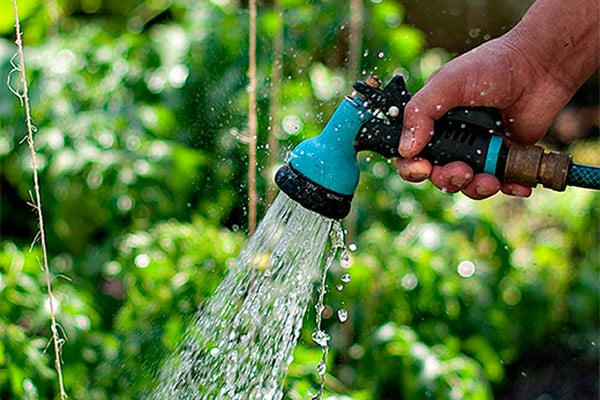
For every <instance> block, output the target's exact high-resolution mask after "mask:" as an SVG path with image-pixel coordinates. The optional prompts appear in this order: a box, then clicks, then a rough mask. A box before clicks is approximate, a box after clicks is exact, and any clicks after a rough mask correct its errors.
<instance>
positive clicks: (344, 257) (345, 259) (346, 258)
mask: <svg viewBox="0 0 600 400" xmlns="http://www.w3.org/2000/svg"><path fill="white" fill-rule="evenodd" d="M340 264H342V267H344V268H349V267H350V264H351V260H350V255H349V254H348V252H347V251H346V249H344V250H342V252H341V254H340Z"/></svg>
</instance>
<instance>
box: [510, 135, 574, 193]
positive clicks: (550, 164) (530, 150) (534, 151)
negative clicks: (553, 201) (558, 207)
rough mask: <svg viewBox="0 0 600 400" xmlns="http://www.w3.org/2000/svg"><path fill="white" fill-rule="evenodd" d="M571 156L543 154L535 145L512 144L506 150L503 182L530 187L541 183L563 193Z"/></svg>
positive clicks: (552, 152) (553, 153)
mask: <svg viewBox="0 0 600 400" xmlns="http://www.w3.org/2000/svg"><path fill="white" fill-rule="evenodd" d="M570 165H571V155H569V154H567V153H563V152H560V151H550V152H545V151H544V148H543V147H540V146H537V145H530V146H526V145H520V144H516V143H512V144H511V146H510V148H509V149H508V155H507V158H506V166H505V169H504V181H505V182H517V183H521V184H523V185H527V186H530V187H535V186H536V185H537V184H538V183H541V184H542V185H544V187H546V188H550V189H554V190H558V191H563V190H565V187H566V186H567V174H568V172H569V166H570Z"/></svg>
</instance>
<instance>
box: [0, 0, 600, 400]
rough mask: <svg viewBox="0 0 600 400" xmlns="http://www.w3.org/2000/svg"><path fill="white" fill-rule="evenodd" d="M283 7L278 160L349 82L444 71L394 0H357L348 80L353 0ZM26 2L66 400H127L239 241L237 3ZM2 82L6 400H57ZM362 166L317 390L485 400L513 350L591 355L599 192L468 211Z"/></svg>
mask: <svg viewBox="0 0 600 400" xmlns="http://www.w3.org/2000/svg"><path fill="white" fill-rule="evenodd" d="M282 3H283V6H284V10H285V12H284V15H283V25H282V18H281V17H280V16H278V15H276V13H275V12H274V11H273V10H272V9H271V8H270V7H269V5H261V6H260V7H259V35H258V57H259V71H258V72H259V87H258V102H259V127H260V133H259V138H258V139H259V142H260V143H265V142H266V138H267V134H268V129H267V127H268V125H269V120H268V116H267V111H266V110H268V106H269V102H270V99H269V93H270V89H271V85H272V82H271V81H270V79H269V76H270V73H271V70H272V68H274V67H275V68H277V67H278V66H274V65H273V64H272V44H271V40H272V38H273V37H274V35H275V34H276V31H277V29H278V28H279V27H280V26H283V29H284V42H285V46H284V54H283V58H284V63H283V66H282V67H281V68H282V70H281V72H282V77H283V81H282V83H281V99H280V109H279V110H277V115H276V116H275V119H276V122H277V123H278V124H280V125H281V127H282V130H281V134H280V137H279V142H280V146H281V149H280V154H278V158H279V159H280V160H283V159H284V157H285V153H286V151H287V149H289V148H292V147H293V146H295V145H296V144H297V143H298V142H299V141H301V140H303V139H304V138H307V137H310V136H314V135H316V134H317V133H318V132H319V131H320V129H321V128H322V127H323V124H324V123H325V122H326V120H327V118H328V117H329V115H330V114H331V113H332V112H333V110H334V108H335V107H336V105H337V104H338V102H339V101H340V100H341V98H343V96H344V95H345V94H347V93H349V91H350V90H351V89H350V88H351V83H352V81H353V80H355V79H361V78H363V77H364V76H363V75H366V74H369V73H377V74H379V75H380V76H381V77H382V78H384V80H388V79H389V78H390V77H391V76H392V75H393V74H394V73H403V74H404V75H405V76H406V77H407V78H408V83H409V86H410V88H411V90H416V89H418V88H419V87H420V86H421V85H422V84H423V83H424V81H425V79H427V77H428V76H429V75H430V74H431V73H432V72H433V71H434V70H435V69H436V68H438V67H439V66H440V65H442V64H443V63H444V62H446V61H447V60H448V59H449V58H450V55H449V54H448V53H447V52H446V51H445V50H443V49H426V48H425V35H424V34H423V33H422V32H420V31H418V30H417V29H415V28H414V27H412V26H410V25H407V24H406V23H404V9H403V7H402V5H401V4H399V3H397V2H393V1H387V0H385V1H373V2H369V3H368V4H365V9H364V15H363V20H364V21H365V24H364V39H363V44H362V49H361V52H362V59H361V70H362V74H363V75H361V76H359V77H354V76H352V77H348V76H347V71H346V70H345V65H346V63H347V58H348V53H347V51H348V40H347V36H348V30H349V18H348V11H347V6H348V5H347V2H343V1H341V0H328V1H322V2H318V4H317V3H315V2H305V1H297V0H285V1H283V2H282ZM19 6H20V9H21V18H22V25H23V30H24V32H25V35H24V40H25V42H26V44H27V47H26V51H25V53H26V63H27V64H26V66H27V69H26V71H27V73H28V79H29V81H30V88H29V89H30V90H29V91H30V94H31V105H32V111H33V120H34V123H35V125H36V127H37V132H36V136H35V140H36V146H37V151H38V157H39V161H40V174H41V182H42V190H43V193H42V200H43V210H44V213H45V216H46V222H47V223H46V227H47V234H48V244H49V249H50V262H51V266H50V268H51V270H52V271H53V273H54V275H53V280H52V283H53V289H54V293H55V297H56V300H57V303H58V305H59V309H58V319H59V324H60V327H61V328H60V329H61V336H62V337H64V338H65V340H66V341H65V343H64V344H63V348H62V350H63V353H62V362H63V368H64V372H65V384H66V386H67V391H68V393H69V396H70V398H72V399H130V398H132V396H134V395H138V394H141V393H143V392H144V391H145V390H147V389H148V387H149V386H151V385H152V384H151V382H152V379H153V377H154V376H155V374H156V372H157V370H158V366H159V365H160V363H161V360H163V359H164V356H165V355H166V354H169V353H170V352H172V351H173V350H174V349H175V347H176V346H177V344H178V342H179V339H180V338H181V335H182V334H183V332H184V328H185V326H186V321H188V319H189V318H190V317H191V315H192V314H193V313H194V311H195V310H196V308H197V307H198V306H199V305H200V304H202V302H203V301H205V300H206V299H207V298H208V297H209V296H210V295H211V293H212V291H213V289H214V287H215V285H216V284H217V283H218V281H219V279H220V278H221V277H222V276H223V274H225V273H226V271H227V267H228V265H230V263H232V262H233V260H234V259H235V257H236V255H237V253H238V251H239V250H240V248H241V247H242V245H243V242H244V239H243V237H242V235H241V234H240V233H235V232H232V230H233V231H235V230H238V229H239V227H240V226H241V227H244V226H245V220H246V215H245V214H246V210H245V204H246V195H245V193H246V181H245V179H246V178H245V176H246V169H247V156H246V148H245V144H244V143H243V141H242V140H239V139H240V138H243V136H244V134H245V126H246V120H247V109H248V96H247V91H246V85H247V82H248V79H247V76H246V71H247V64H248V54H247V53H248V50H247V44H246V40H245V38H246V37H247V33H246V32H247V28H248V21H247V18H248V14H247V10H245V9H244V8H243V7H242V6H240V5H238V3H237V2H230V1H212V2H196V1H184V0H177V1H174V2H140V1H125V2H114V1H81V2H78V1H70V0H69V1H62V0H61V1H58V6H59V7H60V9H61V10H62V11H63V13H62V15H61V16H60V17H59V20H52V18H54V17H52V15H54V14H55V12H53V10H49V9H46V8H44V6H42V3H40V2H37V1H30V2H19ZM12 24H13V22H11V20H10V16H9V15H8V13H3V14H2V15H0V34H2V35H4V39H0V72H1V74H2V76H3V77H5V79H8V84H9V85H10V86H11V87H12V88H13V89H16V90H18V89H19V82H18V77H17V75H16V74H15V73H14V72H12V73H11V72H10V71H11V70H12V67H11V61H10V60H11V57H12V56H13V54H14V46H13V45H12V43H11V41H12V40H13V39H12V37H11V35H12V33H11V30H12V26H13V25H12ZM59 32H60V33H59ZM2 93H3V97H2V99H3V101H2V102H1V103H0V185H1V187H2V198H1V200H2V207H0V218H1V224H2V229H1V232H2V240H1V242H0V337H1V338H2V340H0V398H24V399H38V398H54V397H55V396H56V394H57V388H56V386H57V384H56V371H55V370H54V368H53V365H54V359H53V353H52V352H51V351H50V350H51V349H49V348H48V341H49V336H50V335H49V315H48V309H47V306H46V303H47V300H46V296H47V294H46V288H45V282H44V279H43V276H42V273H41V271H40V267H39V262H40V261H39V260H40V254H39V250H38V249H37V246H33V249H32V250H30V249H29V248H30V243H31V241H32V240H33V238H34V237H35V234H36V228H35V224H34V221H33V218H34V216H33V214H32V213H31V212H30V210H29V209H28V206H27V204H26V203H27V201H29V200H30V195H29V192H30V190H31V170H30V158H29V155H28V150H27V149H26V147H25V146H23V145H21V144H20V142H21V140H22V138H23V137H24V135H25V128H24V123H23V121H24V117H23V110H22V107H21V105H20V101H19V99H18V98H17V97H16V96H13V95H12V94H10V92H9V91H8V88H5V89H4V90H3V91H2ZM586 146H587V147H588V148H593V149H596V151H597V150H598V146H597V144H593V143H592V144H586ZM575 150H576V149H575ZM267 155H268V149H266V148H265V147H261V148H260V149H259V170H260V172H261V176H260V180H259V190H260V191H261V192H262V193H264V190H265V187H266V185H267V184H268V183H269V182H270V181H271V176H272V171H273V168H274V167H275V166H272V165H267V161H266V160H267ZM360 163H361V169H362V171H363V173H362V175H361V183H360V186H359V189H358V191H357V195H356V199H355V201H354V207H355V208H356V214H357V221H356V227H354V228H355V229H353V231H355V232H356V234H355V236H354V237H353V239H352V240H353V241H354V242H355V243H354V244H355V245H356V246H357V250H355V251H353V252H352V253H351V256H352V260H353V261H352V267H351V268H350V269H346V268H345V267H344V266H342V265H341V264H340V263H337V264H335V265H334V266H333V268H332V270H331V272H330V275H329V276H328V287H329V293H328V294H327V296H326V303H327V307H326V313H325V318H326V319H325V322H324V325H325V327H326V329H327V331H328V332H329V333H330V335H331V336H332V340H331V349H330V352H329V357H328V373H327V385H326V396H325V398H329V399H348V398H352V399H357V400H362V399H365V400H366V399H396V398H406V399H422V398H450V399H452V398H457V399H491V398H493V396H494V393H497V392H498V391H501V390H502V389H503V388H505V387H506V386H507V385H509V384H510V377H511V374H513V375H514V369H515V368H518V367H517V366H518V365H519V363H521V362H522V361H523V360H524V359H525V358H531V359H534V360H535V359H537V358H538V357H542V356H544V355H546V354H548V353H550V352H552V353H554V352H556V353H558V352H562V353H565V354H568V355H569V357H571V358H574V359H576V360H583V361H585V362H588V361H589V362H590V363H592V364H593V365H597V362H598V352H597V347H596V344H597V343H598V341H599V339H600V338H598V326H599V321H598V318H599V317H598V316H599V315H600V310H599V305H598V292H599V291H600V287H599V286H600V284H599V281H598V279H597V278H598V273H599V270H598V269H599V265H600V263H599V250H598V237H600V232H599V230H600V217H599V212H600V210H599V208H598V204H599V203H600V202H599V200H600V198H599V196H598V194H597V193H593V192H590V191H584V190H568V191H567V192H565V193H550V192H548V191H544V190H541V189H540V190H538V191H536V193H535V195H534V196H533V197H532V198H531V199H528V200H524V201H523V200H514V199H509V198H506V197H502V196H498V197H496V198H494V199H490V200H486V201H482V202H474V201H470V200H468V199H466V198H464V197H462V196H460V195H454V196H452V195H446V194H443V193H440V192H439V191H437V190H435V189H433V188H432V187H431V186H430V185H429V184H420V185H411V184H407V183H405V182H403V181H402V180H401V179H400V178H399V177H398V176H397V174H396V173H395V171H394V169H393V167H392V166H391V165H390V163H389V162H386V160H382V159H381V158H380V157H379V156H377V155H369V154H367V155H364V156H361V162H360ZM262 203H264V202H263V201H262V199H261V204H262ZM262 205H263V207H264V204H262ZM227 228H229V230H228V229H227ZM346 273H350V275H351V281H350V282H348V283H343V282H342V281H341V276H342V275H343V274H346ZM342 308H343V309H344V310H346V311H347V312H348V315H349V317H348V320H347V321H346V322H344V323H341V322H339V321H338V320H337V319H336V318H335V316H336V312H337V310H340V309H342ZM313 329H314V310H312V308H309V312H308V313H307V315H306V317H305V320H304V328H303V331H302V337H301V340H300V343H299V345H298V347H297V348H296V352H295V358H294V362H293V364H292V365H291V367H290V373H289V376H288V377H287V379H286V382H285V387H286V398H291V399H305V398H308V397H309V396H310V394H311V393H314V392H315V390H316V388H317V387H318V380H317V375H316V364H317V362H318V360H319V359H320V357H321V351H320V349H319V348H318V347H316V346H315V345H314V344H313V342H312V340H311V332H312V330H313ZM538 367H540V366H539V365H538ZM539 369H541V368H539Z"/></svg>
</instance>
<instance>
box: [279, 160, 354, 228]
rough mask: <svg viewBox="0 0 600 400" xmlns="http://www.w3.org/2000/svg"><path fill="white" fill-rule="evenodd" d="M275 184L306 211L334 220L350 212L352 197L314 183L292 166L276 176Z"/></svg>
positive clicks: (280, 170) (287, 166)
mask: <svg viewBox="0 0 600 400" xmlns="http://www.w3.org/2000/svg"><path fill="white" fill-rule="evenodd" d="M275 183H277V186H279V188H280V189H281V191H283V192H284V193H285V194H287V195H288V196H289V197H290V198H291V199H292V200H294V201H296V202H298V203H300V205H301V206H302V207H304V208H306V209H309V210H311V211H314V212H316V213H319V214H321V215H322V216H324V217H327V218H332V219H342V218H344V217H345V216H346V215H348V213H349V212H350V205H351V204H352V197H353V196H352V195H344V194H339V193H336V192H332V191H331V190H329V189H327V188H325V187H323V186H321V185H319V184H318V183H316V182H313V181H312V180H310V179H309V178H307V177H306V176H304V175H302V174H301V173H300V172H298V171H296V170H294V169H293V168H292V167H291V166H289V165H285V166H283V167H281V168H279V170H278V171H277V173H276V174H275Z"/></svg>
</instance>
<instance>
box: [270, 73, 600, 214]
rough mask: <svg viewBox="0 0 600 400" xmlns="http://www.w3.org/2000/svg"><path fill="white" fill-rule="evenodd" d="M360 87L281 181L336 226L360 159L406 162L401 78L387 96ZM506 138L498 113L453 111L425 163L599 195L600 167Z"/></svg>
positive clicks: (293, 156)
mask: <svg viewBox="0 0 600 400" xmlns="http://www.w3.org/2000/svg"><path fill="white" fill-rule="evenodd" d="M353 87H354V89H355V91H356V95H355V96H353V97H352V96H347V97H346V98H345V99H344V100H343V101H342V103H341V104H340V105H339V106H338V107H337V109H336V110H335V112H334V113H333V115H332V117H331V119H330V120H329V122H328V123H327V124H326V126H325V128H324V129H323V131H322V132H321V134H320V135H318V136H316V137H314V138H311V139H307V140H305V141H303V142H301V143H300V144H299V145H298V146H297V147H296V148H295V149H294V150H293V151H292V152H291V153H290V155H289V158H288V164H287V165H285V166H283V167H281V168H280V169H279V170H278V171H277V173H276V175H275V182H276V183H277V185H278V186H279V188H280V189H281V190H282V191H283V192H284V193H286V194H287V195H288V196H289V197H291V198H292V199H293V200H295V201H296V202H298V203H300V204H301V205H302V206H303V207H305V208H307V209H309V210H312V211H315V212H317V213H319V214H321V215H323V216H325V217H328V218H332V219H342V218H344V217H345V216H346V215H348V213H349V212H350V205H351V203H352V198H353V196H354V191H355V190H356V187H357V185H358V179H359V174H360V170H359V167H358V162H357V158H356V156H357V153H358V152H359V151H362V150H371V151H375V152H377V153H379V154H381V155H383V156H384V157H388V158H392V157H400V154H399V153H398V145H399V143H400V136H401V133H402V124H403V121H402V119H403V114H404V108H405V106H406V103H407V102H408V101H409V100H410V98H411V94H410V93H409V91H408V89H407V88H406V84H405V82H404V79H403V78H402V77H401V76H400V75H397V76H395V77H394V78H393V79H392V80H391V81H390V82H389V84H388V85H387V86H386V87H385V88H383V89H382V88H381V81H380V80H379V79H378V78H377V77H373V76H371V77H369V78H367V80H366V81H364V82H363V81H358V82H356V83H355V84H354V86H353ZM504 132H505V127H504V123H503V121H502V116H501V114H500V112H499V110H497V109H495V108H489V107H458V108H454V109H452V110H450V111H448V112H447V113H446V114H445V115H444V116H443V117H442V118H440V119H439V120H438V121H436V123H435V128H434V134H433V136H432V138H431V141H430V142H429V143H428V145H427V146H426V147H425V149H424V150H423V151H422V152H421V153H420V154H419V155H418V156H419V157H421V158H424V159H426V160H428V161H430V162H431V163H432V164H433V165H445V164H447V163H449V162H452V161H463V162H465V163H467V164H468V165H469V166H471V168H473V171H474V172H475V173H488V174H492V175H495V176H496V177H497V178H498V179H499V180H500V181H502V182H514V183H520V184H522V185H526V186H529V187H535V186H537V184H539V183H541V184H542V185H543V186H544V187H546V188H549V189H553V190H557V191H563V190H565V188H566V187H567V186H578V187H583V188H590V189H600V166H598V167H595V166H586V165H580V164H576V163H574V162H572V157H571V155H569V154H567V153H564V152H559V151H549V152H547V151H545V150H544V148H543V147H541V146H538V145H520V144H517V143H508V142H507V141H506V140H505V139H504V138H503V137H502V136H501V134H503V133H504Z"/></svg>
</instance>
